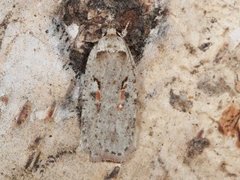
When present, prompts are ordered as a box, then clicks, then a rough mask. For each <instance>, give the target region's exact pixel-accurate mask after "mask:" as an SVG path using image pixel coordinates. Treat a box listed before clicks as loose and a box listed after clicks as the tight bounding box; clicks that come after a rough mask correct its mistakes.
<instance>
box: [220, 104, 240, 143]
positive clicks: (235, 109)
mask: <svg viewBox="0 0 240 180" xmlns="http://www.w3.org/2000/svg"><path fill="white" fill-rule="evenodd" d="M239 118H240V107H239V105H238V104H234V103H233V104H231V105H230V106H229V107H228V108H227V109H225V110H224V111H223V113H222V117H221V118H220V120H219V127H218V130H219V131H220V132H221V133H222V134H223V135H226V136H232V137H234V136H237V137H238V140H237V142H236V144H237V146H238V147H240V131H239Z"/></svg>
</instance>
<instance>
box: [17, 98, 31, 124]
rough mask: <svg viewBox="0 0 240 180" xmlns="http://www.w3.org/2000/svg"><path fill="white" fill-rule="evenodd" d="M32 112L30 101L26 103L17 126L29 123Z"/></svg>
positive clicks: (18, 118)
mask: <svg viewBox="0 0 240 180" xmlns="http://www.w3.org/2000/svg"><path fill="white" fill-rule="evenodd" d="M31 111H32V106H31V103H30V102H29V101H26V103H25V104H24V105H23V107H22V109H21V111H20V113H19V115H18V117H17V118H16V123H17V125H21V124H22V123H24V122H25V121H27V119H28V117H29V116H30V114H31Z"/></svg>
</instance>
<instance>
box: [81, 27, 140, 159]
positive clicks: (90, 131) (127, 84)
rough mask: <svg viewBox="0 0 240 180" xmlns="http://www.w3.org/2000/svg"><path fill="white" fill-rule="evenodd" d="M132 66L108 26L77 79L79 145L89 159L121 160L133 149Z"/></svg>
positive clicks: (134, 95) (121, 41)
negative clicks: (79, 92) (79, 84)
mask: <svg viewBox="0 0 240 180" xmlns="http://www.w3.org/2000/svg"><path fill="white" fill-rule="evenodd" d="M134 68H135V63H134V60H133V57H132V55H131V52H130V50H129V48H128V46H127V45H126V43H125V41H124V39H123V38H122V36H121V35H119V34H117V33H116V30H115V29H113V28H111V29H108V31H107V34H106V35H105V36H104V37H102V38H101V39H100V40H99V41H98V43H97V44H96V45H95V46H94V47H93V49H92V51H91V52H90V54H89V57H88V61H87V65H86V71H85V74H84V75H83V76H82V79H81V87H82V92H81V96H82V98H81V102H82V105H81V106H82V111H81V142H80V146H81V147H82V149H83V150H84V151H86V152H88V153H89V154H90V160H91V161H93V162H101V161H110V162H116V163H121V162H124V161H125V160H127V159H128V158H129V155H130V154H131V153H132V152H133V151H134V150H135V147H136V138H135V134H136V131H135V122H136V98H137V90H136V76H135V72H134Z"/></svg>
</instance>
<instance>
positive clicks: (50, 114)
mask: <svg viewBox="0 0 240 180" xmlns="http://www.w3.org/2000/svg"><path fill="white" fill-rule="evenodd" d="M55 109H56V102H53V103H52V105H51V106H50V108H49V109H48V112H47V116H46V117H45V118H44V122H50V121H52V120H53V114H54V111H55Z"/></svg>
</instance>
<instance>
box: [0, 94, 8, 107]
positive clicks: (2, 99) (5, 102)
mask: <svg viewBox="0 0 240 180" xmlns="http://www.w3.org/2000/svg"><path fill="white" fill-rule="evenodd" d="M0 101H2V102H3V103H4V104H5V105H7V104H8V101H9V98H8V97H7V96H6V95H4V96H1V97H0Z"/></svg>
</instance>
